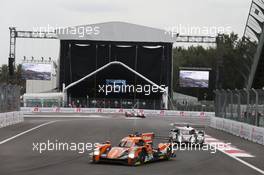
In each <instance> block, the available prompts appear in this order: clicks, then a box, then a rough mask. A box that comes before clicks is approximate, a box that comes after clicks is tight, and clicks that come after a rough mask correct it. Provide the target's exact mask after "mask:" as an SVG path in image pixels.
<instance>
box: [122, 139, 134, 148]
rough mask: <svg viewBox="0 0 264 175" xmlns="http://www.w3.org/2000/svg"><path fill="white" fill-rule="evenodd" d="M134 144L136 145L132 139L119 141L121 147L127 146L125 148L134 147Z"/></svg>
mask: <svg viewBox="0 0 264 175" xmlns="http://www.w3.org/2000/svg"><path fill="white" fill-rule="evenodd" d="M133 145H134V143H133V142H131V141H130V140H126V141H121V142H120V143H119V146H120V147H125V148H130V147H132V146H133Z"/></svg>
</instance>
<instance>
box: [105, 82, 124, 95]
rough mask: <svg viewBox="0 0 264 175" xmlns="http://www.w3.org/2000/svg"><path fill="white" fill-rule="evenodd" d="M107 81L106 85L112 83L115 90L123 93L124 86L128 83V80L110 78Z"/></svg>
mask: <svg viewBox="0 0 264 175" xmlns="http://www.w3.org/2000/svg"><path fill="white" fill-rule="evenodd" d="M105 81H106V85H110V86H112V87H113V88H116V89H115V92H117V91H118V92H119V93H122V86H123V87H124V86H125V85H126V80H110V79H107V80H105Z"/></svg>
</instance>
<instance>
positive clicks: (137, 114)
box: [125, 110, 146, 118]
mask: <svg viewBox="0 0 264 175" xmlns="http://www.w3.org/2000/svg"><path fill="white" fill-rule="evenodd" d="M125 116H126V117H138V118H146V117H145V115H144V112H140V111H136V110H132V111H131V112H130V111H126V112H125Z"/></svg>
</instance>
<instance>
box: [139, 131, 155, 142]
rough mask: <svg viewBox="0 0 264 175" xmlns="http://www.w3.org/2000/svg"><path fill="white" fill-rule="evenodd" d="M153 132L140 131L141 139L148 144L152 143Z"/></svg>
mask: <svg viewBox="0 0 264 175" xmlns="http://www.w3.org/2000/svg"><path fill="white" fill-rule="evenodd" d="M154 136H155V135H154V133H153V132H150V133H142V139H143V140H144V141H145V142H146V143H148V144H152V143H153V139H154Z"/></svg>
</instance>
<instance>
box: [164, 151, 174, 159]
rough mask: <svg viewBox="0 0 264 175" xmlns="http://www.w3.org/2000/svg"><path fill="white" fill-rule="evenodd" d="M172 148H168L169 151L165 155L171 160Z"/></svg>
mask: <svg viewBox="0 0 264 175" xmlns="http://www.w3.org/2000/svg"><path fill="white" fill-rule="evenodd" d="M171 155H172V154H171V148H168V149H167V153H166V155H165V160H170V159H171Z"/></svg>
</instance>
